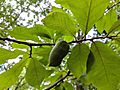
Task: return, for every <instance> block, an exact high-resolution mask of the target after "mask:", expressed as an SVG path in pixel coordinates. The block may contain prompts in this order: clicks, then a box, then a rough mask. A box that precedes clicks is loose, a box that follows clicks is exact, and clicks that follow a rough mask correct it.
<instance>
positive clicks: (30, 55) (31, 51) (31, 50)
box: [29, 46, 32, 58]
mask: <svg viewBox="0 0 120 90" xmlns="http://www.w3.org/2000/svg"><path fill="white" fill-rule="evenodd" d="M29 58H32V46H30V57H29Z"/></svg>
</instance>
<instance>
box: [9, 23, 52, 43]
mask: <svg viewBox="0 0 120 90" xmlns="http://www.w3.org/2000/svg"><path fill="white" fill-rule="evenodd" d="M9 33H10V35H11V36H12V37H15V38H16V39H21V40H33V41H37V42H40V40H39V39H38V36H40V37H46V38H49V39H50V38H51V37H50V35H49V33H48V31H47V29H46V28H45V27H44V26H42V25H36V26H34V27H32V28H26V27H16V28H15V29H13V30H12V31H9Z"/></svg>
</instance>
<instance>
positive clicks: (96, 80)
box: [88, 42, 120, 90]
mask: <svg viewBox="0 0 120 90" xmlns="http://www.w3.org/2000/svg"><path fill="white" fill-rule="evenodd" d="M91 50H92V53H93V55H94V59H95V60H94V63H93V65H92V66H91V70H90V71H89V72H88V82H90V83H93V84H94V85H95V86H96V87H97V88H98V90H117V85H118V84H119V82H120V80H119V79H118V78H120V57H119V56H117V55H116V53H115V52H113V51H112V49H111V48H109V47H108V46H106V45H105V44H103V43H101V42H95V43H93V44H92V48H91Z"/></svg>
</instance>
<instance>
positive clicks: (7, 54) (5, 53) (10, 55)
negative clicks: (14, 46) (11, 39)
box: [0, 48, 25, 64]
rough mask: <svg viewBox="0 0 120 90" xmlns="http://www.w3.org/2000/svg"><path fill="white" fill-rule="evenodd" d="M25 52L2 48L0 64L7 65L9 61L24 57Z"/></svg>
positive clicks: (0, 49)
mask: <svg viewBox="0 0 120 90" xmlns="http://www.w3.org/2000/svg"><path fill="white" fill-rule="evenodd" d="M23 54H25V52H23V51H20V50H14V51H10V50H6V49H3V48H0V64H3V63H5V62H6V61H7V60H8V59H14V58H16V57H17V56H19V55H23Z"/></svg>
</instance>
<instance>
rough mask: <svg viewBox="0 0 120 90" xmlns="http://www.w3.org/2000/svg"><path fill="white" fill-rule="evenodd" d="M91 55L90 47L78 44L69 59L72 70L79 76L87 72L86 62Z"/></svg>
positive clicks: (69, 66)
mask: <svg viewBox="0 0 120 90" xmlns="http://www.w3.org/2000/svg"><path fill="white" fill-rule="evenodd" d="M88 55H89V48H88V46H87V45H85V44H78V45H76V46H75V47H74V48H73V49H72V52H71V55H70V57H69V59H68V61H67V64H68V68H69V69H70V71H71V72H72V73H73V74H74V75H75V76H76V77H77V78H79V77H80V76H81V75H82V74H83V73H85V72H86V63H87V58H88Z"/></svg>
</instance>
